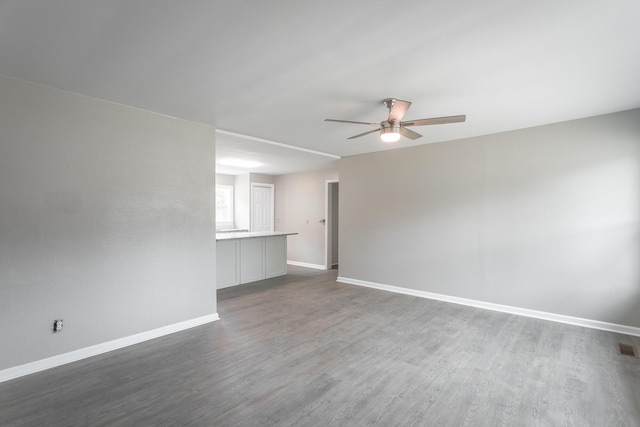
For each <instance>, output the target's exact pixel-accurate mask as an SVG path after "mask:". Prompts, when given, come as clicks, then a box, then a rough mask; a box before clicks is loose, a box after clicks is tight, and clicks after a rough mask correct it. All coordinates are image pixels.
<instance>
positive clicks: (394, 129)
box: [380, 123, 400, 142]
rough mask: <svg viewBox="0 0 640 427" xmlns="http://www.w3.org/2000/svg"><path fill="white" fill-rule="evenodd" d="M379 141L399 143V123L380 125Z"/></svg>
mask: <svg viewBox="0 0 640 427" xmlns="http://www.w3.org/2000/svg"><path fill="white" fill-rule="evenodd" d="M380 139H381V140H382V142H398V141H400V123H382V125H381V127H380Z"/></svg>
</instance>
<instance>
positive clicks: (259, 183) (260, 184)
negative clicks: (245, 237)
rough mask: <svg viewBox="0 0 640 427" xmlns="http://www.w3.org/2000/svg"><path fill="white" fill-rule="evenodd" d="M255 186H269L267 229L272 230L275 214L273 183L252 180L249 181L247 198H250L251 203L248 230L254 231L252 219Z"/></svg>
mask: <svg viewBox="0 0 640 427" xmlns="http://www.w3.org/2000/svg"><path fill="white" fill-rule="evenodd" d="M255 187H265V188H269V189H270V190H271V191H270V194H271V227H270V229H269V231H274V224H275V216H276V206H275V205H276V200H275V184H266V183H262V182H252V183H251V193H250V194H249V200H250V205H251V209H250V215H249V231H255V230H254V228H253V219H254V212H253V189H254V188H255Z"/></svg>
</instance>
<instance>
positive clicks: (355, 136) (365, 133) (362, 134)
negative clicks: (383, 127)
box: [347, 128, 380, 139]
mask: <svg viewBox="0 0 640 427" xmlns="http://www.w3.org/2000/svg"><path fill="white" fill-rule="evenodd" d="M379 130H380V129H379V128H378V129H374V130H370V131H368V132H364V133H360V134H358V135H354V136H351V137H349V138H347V139H355V138H360V137H361V136H365V135H369V134H370V133H374V132H378V131H379Z"/></svg>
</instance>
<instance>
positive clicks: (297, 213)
mask: <svg viewBox="0 0 640 427" xmlns="http://www.w3.org/2000/svg"><path fill="white" fill-rule="evenodd" d="M336 179H338V170H337V169H327V170H320V171H313V172H306V173H297V174H289V175H279V176H277V177H276V179H275V188H276V206H275V215H276V224H275V229H276V231H291V232H296V233H298V235H295V236H289V238H288V241H287V242H288V243H287V259H288V260H289V261H293V262H297V263H301V264H308V265H309V266H313V267H317V268H324V257H325V247H324V232H325V231H324V227H325V225H324V224H322V223H321V222H320V220H322V219H325V218H324V217H325V197H326V194H325V192H326V181H327V180H336Z"/></svg>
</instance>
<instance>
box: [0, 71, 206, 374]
mask: <svg viewBox="0 0 640 427" xmlns="http://www.w3.org/2000/svg"><path fill="white" fill-rule="evenodd" d="M214 138H215V132H214V128H212V127H210V126H205V125H201V124H196V123H191V122H186V121H183V120H177V119H172V118H169V117H166V116H163V115H158V114H152V113H149V112H145V111H142V110H139V109H135V108H130V107H126V106H122V105H117V104H114V103H110V102H105V101H101V100H98V99H94V98H90V97H86V96H80V95H76V94H73V93H69V92H64V91H61V90H57V89H53V88H49V87H46V86H41V85H37V84H32V83H27V82H24V81H20V80H14V79H10V78H7V77H3V76H0V324H1V325H2V328H0V342H2V351H0V371H2V370H7V369H8V368H13V367H16V366H18V365H23V364H28V363H29V362H35V361H39V360H41V359H45V358H50V357H53V356H57V355H61V354H64V353H68V352H73V351H75V350H79V349H83V348H86V347H89V346H95V345H98V344H101V343H105V342H109V341H112V340H118V339H121V338H123V337H129V336H132V335H134V334H140V333H144V332H146V331H150V330H154V329H157V328H163V327H166V326H169V325H175V324H177V323H180V322H187V321H190V320H192V319H196V318H201V317H207V316H210V315H212V314H215V313H216V311H217V310H216V287H215V278H216V274H215V273H216V269H215V240H214V233H215V222H214V197H213V195H214V192H213V188H214V185H215V176H214V167H215V158H214V157H215V140H214ZM54 319H63V320H64V322H63V325H64V327H63V330H62V331H61V332H58V333H55V334H54V333H53V332H52V327H53V321H54Z"/></svg>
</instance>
